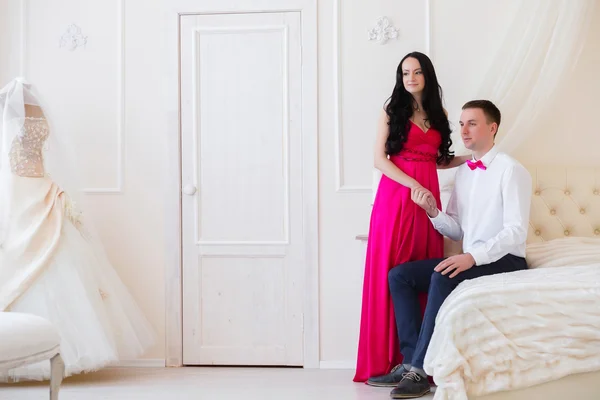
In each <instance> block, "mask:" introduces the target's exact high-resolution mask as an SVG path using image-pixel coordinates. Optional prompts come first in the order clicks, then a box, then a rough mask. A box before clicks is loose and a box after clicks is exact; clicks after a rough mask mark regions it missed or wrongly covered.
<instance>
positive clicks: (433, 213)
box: [427, 207, 440, 218]
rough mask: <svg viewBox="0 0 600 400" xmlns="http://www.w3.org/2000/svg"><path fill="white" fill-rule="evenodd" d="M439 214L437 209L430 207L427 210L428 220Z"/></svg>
mask: <svg viewBox="0 0 600 400" xmlns="http://www.w3.org/2000/svg"><path fill="white" fill-rule="evenodd" d="M439 213H440V211H439V210H438V209H437V207H432V208H430V209H429V210H427V215H429V217H430V218H435V217H437V216H438V214H439Z"/></svg>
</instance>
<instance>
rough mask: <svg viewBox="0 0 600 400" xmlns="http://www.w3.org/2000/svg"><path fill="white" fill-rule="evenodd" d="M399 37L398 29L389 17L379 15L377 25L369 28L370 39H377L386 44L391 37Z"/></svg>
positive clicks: (378, 41)
mask: <svg viewBox="0 0 600 400" xmlns="http://www.w3.org/2000/svg"><path fill="white" fill-rule="evenodd" d="M397 38H398V29H396V27H395V26H394V25H393V24H392V21H390V19H389V18H388V17H379V18H377V22H376V23H375V27H374V28H372V29H369V40H375V41H377V43H379V44H386V43H387V42H388V40H390V39H397Z"/></svg>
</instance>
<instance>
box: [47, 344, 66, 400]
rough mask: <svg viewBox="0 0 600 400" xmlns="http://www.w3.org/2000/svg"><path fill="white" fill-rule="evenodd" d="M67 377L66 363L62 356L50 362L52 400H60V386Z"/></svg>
mask: <svg viewBox="0 0 600 400" xmlns="http://www.w3.org/2000/svg"><path fill="white" fill-rule="evenodd" d="M64 376H65V362H64V361H63V359H62V357H61V356H60V354H57V355H55V356H54V357H52V359H51V360H50V400H58V391H59V390H60V384H61V383H62V380H63V378H64Z"/></svg>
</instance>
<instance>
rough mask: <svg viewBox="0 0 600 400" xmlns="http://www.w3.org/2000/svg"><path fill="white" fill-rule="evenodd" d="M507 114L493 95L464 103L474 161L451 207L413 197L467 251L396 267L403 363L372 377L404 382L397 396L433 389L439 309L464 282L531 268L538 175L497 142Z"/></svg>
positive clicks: (420, 193)
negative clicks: (430, 374)
mask: <svg viewBox="0 0 600 400" xmlns="http://www.w3.org/2000/svg"><path fill="white" fill-rule="evenodd" d="M500 118H501V116H500V111H499V110H498V108H497V107H496V106H495V105H494V104H493V103H491V102H490V101H487V100H475V101H470V102H468V103H466V104H465V105H464V106H463V112H462V114H461V118H460V126H461V135H462V140H463V142H464V144H465V147H466V148H467V149H469V150H471V151H472V153H473V161H468V162H467V163H465V164H463V165H461V166H460V167H458V171H457V173H456V179H455V186H454V191H453V193H452V195H451V197H450V200H449V203H448V207H447V212H446V213H444V212H442V211H440V210H438V208H437V205H436V202H435V200H434V199H433V196H432V194H431V193H430V192H429V191H427V190H426V189H422V188H421V189H416V190H414V191H413V192H412V199H413V201H414V202H415V203H417V204H418V205H419V206H420V207H421V208H423V209H424V210H425V212H427V214H428V216H429V218H430V220H431V223H432V224H433V226H434V227H435V229H437V230H438V231H439V232H440V233H441V234H443V235H444V236H448V237H450V238H451V239H453V240H461V239H462V241H463V252H464V253H463V254H460V255H456V256H452V257H448V258H446V259H434V260H421V261H414V262H409V263H406V264H402V265H398V266H396V267H394V268H393V269H392V270H390V272H389V275H388V278H389V287H390V292H391V295H392V299H393V302H394V310H395V315H396V325H397V328H398V336H399V339H400V350H401V352H402V355H403V356H404V363H403V364H402V365H401V366H398V367H397V368H395V370H394V371H393V372H391V373H390V374H388V375H384V376H380V377H374V378H371V379H370V381H371V382H369V383H371V384H374V385H377V383H382V384H380V385H377V386H384V385H385V384H389V386H391V384H397V386H396V388H395V389H394V390H392V392H391V397H392V398H396V399H398V398H400V399H406V398H416V397H421V396H423V395H425V394H427V393H429V391H430V386H429V382H428V379H427V375H426V374H425V371H423V360H424V358H425V353H426V352H427V347H428V345H429V341H430V339H431V335H432V334H433V330H434V326H435V318H436V316H437V313H438V310H439V309H440V307H441V306H442V303H443V302H444V300H445V299H446V298H447V297H448V295H449V294H450V293H451V292H452V291H453V290H454V289H455V288H456V287H457V286H458V284H459V283H461V282H463V281H465V280H468V279H475V278H478V277H481V276H485V275H492V274H499V273H506V272H513V271H518V270H522V269H525V268H527V264H526V262H525V242H526V239H527V229H528V223H529V208H530V201H531V176H530V174H529V172H528V171H527V170H526V169H525V168H524V167H523V166H522V165H521V164H520V163H519V162H518V161H516V160H515V159H513V158H511V157H510V156H508V155H507V154H505V153H502V152H499V151H498V149H497V147H495V146H494V138H495V136H496V132H497V131H498V126H499V125H500ZM420 292H427V293H428V300H427V307H426V310H425V316H424V317H423V320H422V321H421V311H420V307H419V302H418V297H417V296H418V294H419V293H420Z"/></svg>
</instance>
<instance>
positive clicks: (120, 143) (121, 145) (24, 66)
mask: <svg viewBox="0 0 600 400" xmlns="http://www.w3.org/2000/svg"><path fill="white" fill-rule="evenodd" d="M28 3H29V2H28V0H21V59H20V64H21V65H20V67H21V68H20V72H21V76H24V77H29V65H28V64H29V63H28V58H27V50H28V49H27V47H28V42H27V30H28V29H27V26H28V19H27V14H28V9H29V4H28ZM117 13H118V19H119V24H118V29H119V32H118V35H117V37H118V38H119V42H118V44H117V49H118V50H117V51H118V56H117V65H118V68H119V73H118V74H117V79H118V81H117V86H118V93H117V98H116V99H115V100H116V101H115V103H116V105H117V184H116V185H115V186H114V187H105V188H85V189H83V192H84V193H88V194H121V193H123V184H124V181H125V170H124V169H125V168H124V166H125V0H117Z"/></svg>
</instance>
